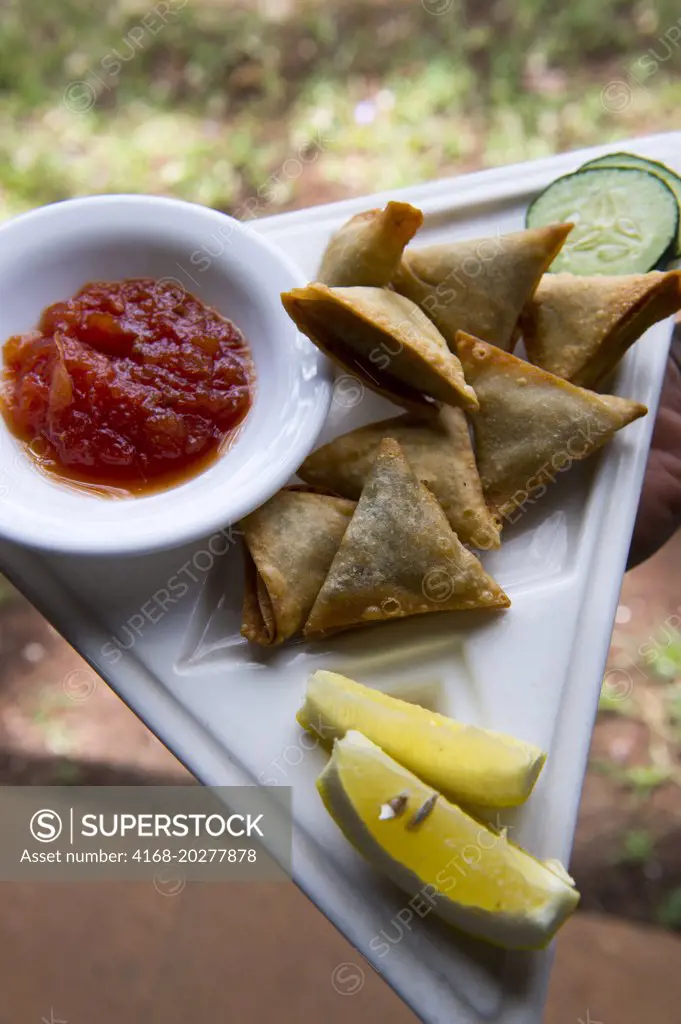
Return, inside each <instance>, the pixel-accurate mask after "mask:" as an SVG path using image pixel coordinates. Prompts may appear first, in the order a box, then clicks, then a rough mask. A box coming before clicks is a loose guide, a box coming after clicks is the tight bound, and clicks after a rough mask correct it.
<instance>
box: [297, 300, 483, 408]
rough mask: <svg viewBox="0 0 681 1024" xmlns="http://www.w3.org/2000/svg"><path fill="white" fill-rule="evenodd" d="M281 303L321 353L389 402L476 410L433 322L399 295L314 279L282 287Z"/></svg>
mask: <svg viewBox="0 0 681 1024" xmlns="http://www.w3.org/2000/svg"><path fill="white" fill-rule="evenodd" d="M281 301H282V302H283V304H284V308H285V309H286V311H287V313H288V314H289V316H290V317H291V319H292V320H293V321H294V322H295V324H296V326H297V327H298V328H299V329H300V330H301V331H302V332H303V333H304V334H306V335H307V336H308V338H310V340H311V341H313V342H314V343H315V345H316V346H317V347H318V348H319V349H321V351H322V352H324V353H325V354H326V355H327V356H329V358H330V359H332V360H333V361H334V362H335V363H336V364H337V365H338V366H340V367H341V369H343V370H344V371H345V372H346V373H348V374H352V375H353V376H355V377H357V378H359V379H360V380H361V381H362V382H363V383H364V384H365V385H366V387H368V388H371V389H372V390H373V391H377V392H378V393H379V394H381V395H384V396H385V397H386V398H389V399H391V401H394V402H397V403H398V404H399V405H405V406H406V407H407V408H411V407H416V408H423V407H427V406H428V404H429V403H428V401H427V398H430V399H433V400H435V401H438V402H443V403H444V404H445V405H459V406H461V407H462V408H465V409H477V407H478V402H477V399H476V397H475V392H474V390H473V388H471V387H469V386H468V385H467V384H466V382H465V380H464V375H463V370H462V369H461V363H460V362H459V360H458V359H457V357H456V356H455V355H454V354H453V353H452V352H450V351H449V349H448V348H447V343H446V342H445V340H444V338H443V337H442V335H441V334H440V332H439V331H438V330H437V328H436V327H435V325H434V324H432V323H431V321H430V320H429V319H428V317H427V316H425V315H424V313H423V312H422V310H420V309H419V307H418V306H417V305H416V304H415V303H414V302H412V301H411V300H410V299H406V298H405V297H404V296H403V295H398V294H397V293H396V292H392V291H388V290H387V289H385V288H328V287H327V286H326V285H324V284H319V283H317V282H313V283H312V284H308V285H307V286H306V287H305V288H294V289H292V291H290V292H284V293H283V294H282V296H281ZM424 396H427V398H426V397H424Z"/></svg>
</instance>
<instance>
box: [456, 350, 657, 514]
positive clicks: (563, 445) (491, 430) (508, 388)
mask: <svg viewBox="0 0 681 1024" xmlns="http://www.w3.org/2000/svg"><path fill="white" fill-rule="evenodd" d="M456 344H457V349H458V351H459V353H460V355H461V361H462V364H463V366H464V369H465V371H466V377H467V379H468V380H469V381H470V382H471V383H472V384H473V385H474V387H475V389H476V393H477V395H478V397H479V399H480V409H479V411H478V412H477V413H476V415H475V416H474V417H473V430H474V433H475V441H476V457H477V463H478V470H479V471H480V477H481V479H482V486H483V490H484V492H485V497H486V499H487V501H488V502H489V504H491V505H492V506H493V507H494V508H496V509H497V510H498V511H499V513H500V514H501V515H503V516H505V517H507V518H510V519H511V521H512V516H513V513H514V512H516V511H517V510H518V509H519V508H520V509H522V508H523V507H524V504H525V502H527V501H528V500H534V499H533V495H534V497H535V498H536V497H539V496H541V495H542V494H543V493H544V492H545V490H546V484H547V483H550V482H552V481H553V480H555V479H556V476H557V474H558V473H561V472H563V471H564V470H566V469H568V468H569V467H570V466H571V465H572V463H573V462H575V461H577V460H579V459H585V458H587V457H588V456H589V455H592V454H593V453H594V452H595V451H597V449H599V448H600V447H602V446H603V445H604V444H605V443H606V442H607V441H609V440H610V439H611V438H612V437H613V436H614V434H615V433H616V431H618V430H620V429H621V428H622V427H625V426H626V425H627V424H628V423H631V422H632V421H633V420H636V419H638V418H639V416H644V415H645V414H646V412H647V411H648V410H647V409H646V407H645V405H640V404H639V403H638V402H632V401H630V400H629V399H627V398H617V397H616V396H614V395H597V394H594V392H593V391H587V390H585V389H584V388H579V387H576V386H575V385H574V384H570V383H568V381H565V380H563V379H562V378H561V377H556V376H554V375H553V374H551V373H547V372H546V371H545V370H541V369H540V368H539V367H537V366H533V365H532V364H531V363H527V362H525V360H523V359H518V358H517V357H516V356H513V355H511V354H510V353H508V352H502V351H501V350H500V349H498V348H495V346H494V345H487V344H486V343H485V342H484V341H480V340H479V339H478V338H472V337H470V336H469V335H465V334H458V335H457V338H456Z"/></svg>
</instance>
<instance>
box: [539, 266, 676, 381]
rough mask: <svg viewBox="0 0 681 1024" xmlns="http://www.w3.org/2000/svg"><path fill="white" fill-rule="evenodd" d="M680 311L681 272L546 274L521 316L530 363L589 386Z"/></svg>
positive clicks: (609, 371)
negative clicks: (654, 327) (650, 330)
mask: <svg viewBox="0 0 681 1024" xmlns="http://www.w3.org/2000/svg"><path fill="white" fill-rule="evenodd" d="M679 309H681V271H678V270H674V271H669V272H668V273H661V272H659V271H651V272H650V273H649V274H624V275H621V276H614V277H606V276H596V277H580V276H579V275H575V274H545V275H544V277H543V278H542V280H541V281H540V283H539V287H538V288H537V290H536V292H535V293H534V296H533V298H532V299H531V301H530V302H529V304H528V305H527V307H526V308H525V310H524V311H523V314H522V316H521V321H520V322H521V328H522V332H523V339H524V341H525V348H526V349H527V355H528V358H529V360H530V362H532V363H534V364H535V365H536V366H541V367H542V368H543V369H544V370H548V371H549V372H550V373H555V374H556V376H558V377H564V378H565V380H569V381H572V383H573V384H579V385H580V386H581V387H585V388H593V387H596V386H597V385H599V384H600V383H601V382H602V381H603V380H604V379H605V378H606V377H607V376H608V375H609V374H610V373H611V372H612V371H613V370H614V369H615V367H616V365H617V363H618V362H619V360H620V359H621V358H622V356H623V355H624V353H625V352H626V351H627V349H628V348H629V347H630V345H633V343H634V342H635V341H636V340H637V339H638V338H640V336H641V335H642V334H643V332H644V331H647V330H648V328H649V327H652V325H653V324H655V323H657V322H658V320H664V319H665V318H666V317H668V316H671V315H672V313H676V312H677V311H678V310H679Z"/></svg>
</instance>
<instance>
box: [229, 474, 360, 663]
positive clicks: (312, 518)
mask: <svg viewBox="0 0 681 1024" xmlns="http://www.w3.org/2000/svg"><path fill="white" fill-rule="evenodd" d="M354 508H355V502H354V501H347V500H345V499H344V498H336V497H331V496H329V495H325V494H317V493H310V492H307V491H304V490H299V489H297V488H290V489H289V488H286V489H284V490H283V491H279V492H278V493H277V494H275V495H274V497H272V498H270V500H269V501H267V502H265V504H264V505H262V506H261V507H260V508H259V509H256V511H255V512H252V513H251V514H250V515H249V516H246V518H245V519H243V520H242V521H241V523H240V527H241V530H242V531H243V537H244V542H245V591H244V607H243V625H242V628H241V632H242V635H243V636H245V637H246V638H247V639H248V640H252V641H253V642H255V643H258V644H261V645H263V646H270V645H273V644H280V643H282V642H283V641H284V640H287V639H288V638H289V637H291V636H293V635H294V634H295V633H298V632H299V631H300V630H301V629H302V627H303V625H304V623H305V620H306V619H307V617H308V615H309V613H310V609H311V608H312V605H313V604H314V601H315V598H316V596H317V593H318V592H319V589H320V588H321V585H322V583H323V582H324V579H325V578H326V574H327V572H328V571H329V566H330V565H331V562H332V561H333V557H334V555H335V554H336V551H337V550H338V546H339V544H340V542H341V540H342V539H343V534H344V533H345V530H346V528H347V526H348V523H349V522H350V518H351V516H352V513H353V511H354Z"/></svg>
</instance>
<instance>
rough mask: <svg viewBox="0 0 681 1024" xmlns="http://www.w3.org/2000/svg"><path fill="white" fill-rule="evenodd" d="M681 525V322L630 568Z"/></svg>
mask: <svg viewBox="0 0 681 1024" xmlns="http://www.w3.org/2000/svg"><path fill="white" fill-rule="evenodd" d="M680 525H681V324H677V325H676V330H675V331H674V337H673V339H672V345H671V349H670V354H669V361H668V363H667V372H666V375H665V379H664V385H663V387H662V395H661V397H660V406H659V409H658V413H657V420H656V421H655V430H654V432H653V440H652V445H651V448H650V455H649V456H648V465H647V466H646V473H645V478H644V481H643V490H642V492H641V499H640V502H639V506H638V514H637V516H636V525H635V527H634V535H633V537H632V541H631V548H630V549H629V561H628V564H627V568H628V569H633V567H634V566H635V565H639V564H640V563H641V562H645V560H646V559H647V558H650V556H651V555H654V554H655V552H656V551H657V550H658V549H659V548H661V547H662V545H663V544H664V543H666V541H668V540H669V538H670V537H671V536H672V535H673V534H674V533H675V532H676V530H677V529H678V528H679V526H680Z"/></svg>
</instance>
